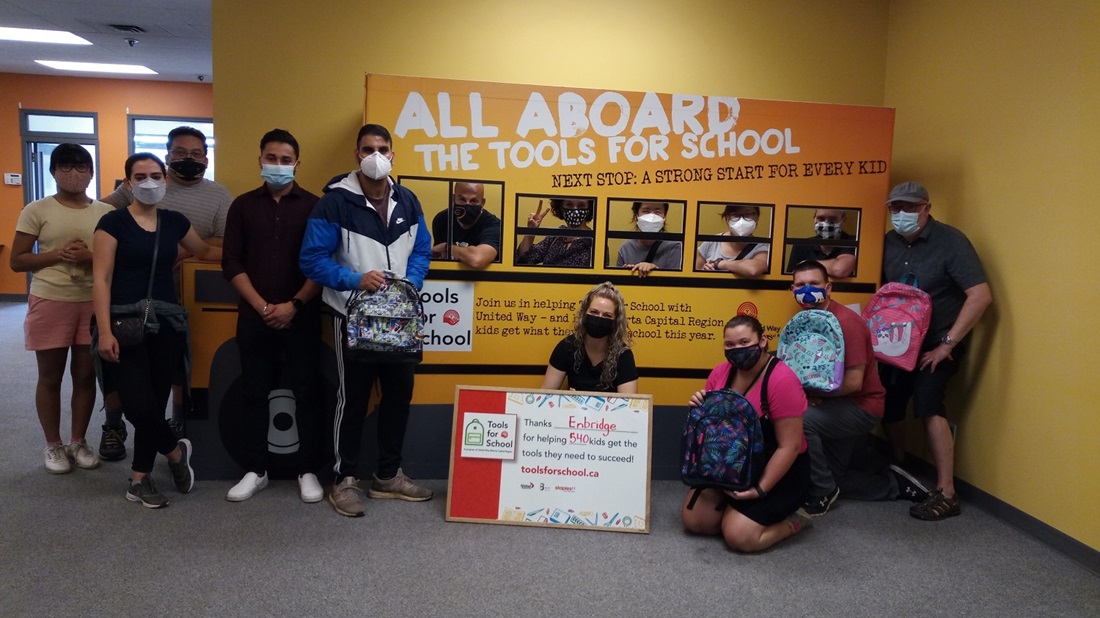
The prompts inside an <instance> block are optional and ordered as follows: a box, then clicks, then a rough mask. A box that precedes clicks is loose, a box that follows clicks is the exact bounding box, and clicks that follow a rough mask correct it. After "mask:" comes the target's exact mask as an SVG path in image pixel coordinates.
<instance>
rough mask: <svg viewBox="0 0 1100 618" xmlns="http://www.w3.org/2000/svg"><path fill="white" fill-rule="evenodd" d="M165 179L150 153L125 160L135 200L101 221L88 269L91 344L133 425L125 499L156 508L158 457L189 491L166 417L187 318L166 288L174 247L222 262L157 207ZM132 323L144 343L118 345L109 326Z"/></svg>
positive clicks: (187, 469)
mask: <svg viewBox="0 0 1100 618" xmlns="http://www.w3.org/2000/svg"><path fill="white" fill-rule="evenodd" d="M164 176H165V168H164V163H162V162H161V160H160V159H158V158H157V157H156V156H154V155H152V154H149V153H147V152H146V153H138V154H135V155H132V156H130V158H129V159H127V160H126V185H127V189H129V190H130V192H131V193H132V194H133V196H134V200H133V202H132V203H131V204H130V205H129V206H128V207H126V208H123V209H120V210H116V211H113V212H110V213H108V214H106V215H104V216H103V218H102V219H100V221H99V225H98V226H96V231H95V245H94V247H93V255H94V259H93V262H92V264H93V272H92V279H93V283H92V300H93V303H94V307H95V322H94V324H95V325H96V326H95V327H94V328H93V345H94V346H96V347H95V350H96V352H97V354H98V356H99V359H100V363H99V366H100V369H101V371H102V376H103V380H104V383H105V384H110V385H111V386H112V387H114V388H116V389H117V391H118V394H119V397H120V399H121V400H122V406H123V409H125V411H126V419H127V420H129V421H130V424H132V425H133V426H134V461H133V465H132V466H131V469H132V473H131V476H130V487H129V489H128V490H127V492H126V499H127V500H130V501H131V502H139V503H141V504H142V505H143V506H146V507H148V508H154V509H155V508H161V507H163V506H167V505H168V500H167V498H165V497H164V496H163V495H161V494H160V493H159V492H158V491H157V489H156V487H155V486H154V485H153V481H152V479H151V478H150V476H149V473H150V472H151V471H152V469H153V462H154V460H155V459H156V455H157V453H161V454H162V455H165V456H166V457H167V458H168V466H169V468H170V469H171V472H172V480H173V481H174V482H175V485H176V488H177V489H178V490H179V491H180V492H182V493H187V492H189V491H191V488H192V486H193V484H194V473H193V471H192V470H191V465H190V459H191V443H190V441H188V440H186V439H183V440H178V441H177V440H176V438H175V437H174V436H173V434H172V429H171V428H170V427H169V425H168V421H166V420H165V418H164V407H165V404H166V403H167V401H168V394H169V392H170V390H171V386H172V378H173V377H175V375H176V372H177V370H178V369H179V368H181V367H182V368H184V369H189V364H190V359H189V349H190V346H189V344H188V339H187V311H186V310H185V309H184V308H183V307H182V306H180V304H179V300H178V299H177V298H176V287H175V285H174V284H173V281H172V266H173V264H174V263H175V260H176V246H177V245H183V247H184V249H186V250H188V251H190V252H191V253H193V254H194V255H196V256H198V257H199V258H200V259H202V260H206V261H212V262H216V261H219V260H221V248H219V247H211V246H210V245H208V244H206V243H205V242H203V241H202V240H201V239H200V238H199V235H198V234H197V233H196V232H195V230H194V229H193V228H192V227H191V224H190V223H189V222H188V220H187V218H186V217H184V216H183V215H181V214H179V213H177V212H173V211H170V210H160V209H158V208H157V203H159V202H160V201H161V199H163V198H164V191H165V184H164ZM131 316H137V317H139V318H141V319H142V320H144V322H145V324H146V327H145V328H144V329H143V330H144V338H143V340H142V341H140V342H138V343H134V344H130V345H120V344H119V341H118V339H117V338H116V337H115V333H114V332H113V329H114V328H115V325H114V324H112V322H113V321H114V320H116V319H121V318H124V317H131ZM189 377H190V376H188V378H189ZM188 382H190V379H188Z"/></svg>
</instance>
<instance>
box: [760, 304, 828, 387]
mask: <svg viewBox="0 0 1100 618" xmlns="http://www.w3.org/2000/svg"><path fill="white" fill-rule="evenodd" d="M776 356H778V357H779V360H781V361H783V362H784V363H786V364H787V366H788V367H790V368H791V370H793V371H794V373H795V375H797V376H798V379H799V381H800V382H802V387H803V388H805V389H807V390H812V391H818V392H821V393H832V392H835V391H837V390H840V385H841V383H843V382H844V331H842V330H841V329H840V321H839V320H837V319H836V316H834V315H833V314H831V313H829V312H828V311H824V310H821V309H804V310H802V311H799V312H798V313H796V314H794V317H793V318H791V321H790V322H787V325H786V326H784V327H783V332H781V333H779V349H778V350H776Z"/></svg>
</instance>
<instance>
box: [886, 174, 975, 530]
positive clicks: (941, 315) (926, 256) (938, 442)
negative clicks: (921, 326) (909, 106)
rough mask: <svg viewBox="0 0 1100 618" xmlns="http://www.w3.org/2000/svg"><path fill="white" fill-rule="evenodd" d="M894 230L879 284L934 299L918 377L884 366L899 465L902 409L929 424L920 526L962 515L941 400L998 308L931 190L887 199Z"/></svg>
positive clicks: (916, 186)
mask: <svg viewBox="0 0 1100 618" xmlns="http://www.w3.org/2000/svg"><path fill="white" fill-rule="evenodd" d="M886 205H887V208H888V209H889V211H890V222H891V224H892V225H893V227H894V230H893V231H891V232H887V233H886V239H885V241H884V245H883V249H882V281H883V283H887V282H900V281H902V278H903V277H905V276H906V275H912V276H914V277H915V278H916V281H917V287H919V288H920V289H922V290H924V291H925V292H927V293H928V295H929V296H930V297H931V299H932V320H931V324H930V325H929V329H928V334H927V335H926V336H925V338H924V343H923V345H922V346H921V355H920V359H919V360H918V362H917V367H916V368H915V369H914V370H913V371H904V370H902V369H899V368H897V367H893V366H889V365H885V364H882V365H879V368H880V372H881V375H882V383H883V384H884V385H885V386H886V414H885V416H884V417H883V425H882V426H883V429H884V430H885V433H886V437H887V439H888V440H889V442H890V449H891V455H892V457H893V458H894V459H895V460H896V461H899V462H900V461H902V459H903V458H904V457H905V422H904V421H905V409H906V406H907V405H908V403H909V399H910V398H912V400H913V415H914V416H916V417H917V418H920V419H921V420H922V421H923V422H924V428H925V432H926V433H927V436H928V445H929V447H930V448H931V451H932V460H933V463H935V465H936V484H937V485H936V486H937V489H936V490H935V491H934V492H933V493H932V494H931V496H929V498H928V499H927V500H925V501H924V502H922V503H921V504H918V505H915V506H914V507H913V508H912V509H910V510H909V513H910V515H912V516H913V517H916V518H917V519H923V520H927V521H938V520H941V519H944V518H947V517H952V516H954V515H958V514H959V512H960V509H959V500H958V498H957V497H956V496H955V452H954V451H955V441H954V437H953V435H952V433H951V426H950V424H949V423H948V422H947V416H946V414H947V411H946V408H945V406H944V396H945V394H946V390H947V383H948V381H949V380H950V378H951V376H953V375H954V374H955V372H956V371H958V366H959V357H960V356H961V355H962V354H963V351H964V350H965V347H966V340H965V338H966V336H967V334H969V333H970V330H971V329H972V328H974V325H975V324H977V323H978V320H979V319H981V317H982V314H984V313H985V311H986V309H988V308H989V305H991V304H992V303H993V293H992V291H991V290H990V289H989V284H988V283H987V282H986V277H985V272H984V270H983V269H982V263H981V260H979V258H978V253H977V252H976V251H975V250H974V247H973V245H971V244H970V240H969V239H967V237H966V235H965V234H963V233H962V232H960V231H959V230H957V229H955V228H954V227H951V226H950V225H947V224H946V223H941V222H939V221H937V220H935V219H933V218H932V214H931V210H932V202H931V201H930V200H929V199H928V190H927V189H925V188H924V186H923V185H921V184H920V183H917V182H903V183H901V184H899V185H897V186H896V187H894V188H893V189H892V190H891V191H890V195H889V197H887V198H886Z"/></svg>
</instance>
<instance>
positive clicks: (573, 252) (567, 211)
mask: <svg viewBox="0 0 1100 618" xmlns="http://www.w3.org/2000/svg"><path fill="white" fill-rule="evenodd" d="M547 213H553V214H554V216H555V217H557V218H559V219H561V220H563V221H565V225H563V226H561V228H560V229H571V230H588V229H591V228H589V227H588V222H589V221H591V220H592V214H593V213H592V200H580V199H552V200H550V208H549V209H548V210H543V209H542V201H541V200H540V201H539V205H538V207H537V208H536V209H535V212H534V214H532V215H530V216H529V217H527V227H538V226H539V225H541V224H542V220H543V218H544V217H546V214H547ZM516 263H517V264H542V265H544V266H579V267H590V266H592V239H591V238H577V237H573V236H547V237H546V238H544V239H542V240H540V241H539V242H538V243H535V237H534V236H531V235H527V236H524V237H523V240H522V241H520V243H519V247H517V248H516Z"/></svg>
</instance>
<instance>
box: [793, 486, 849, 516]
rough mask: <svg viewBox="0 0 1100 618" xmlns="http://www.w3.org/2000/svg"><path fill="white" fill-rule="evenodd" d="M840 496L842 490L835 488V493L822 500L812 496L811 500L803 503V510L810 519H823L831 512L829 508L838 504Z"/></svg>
mask: <svg viewBox="0 0 1100 618" xmlns="http://www.w3.org/2000/svg"><path fill="white" fill-rule="evenodd" d="M839 496H840V488H839V487H834V488H833V491H831V492H829V495H827V496H822V497H820V498H815V497H813V496H811V497H810V499H809V500H806V501H805V502H803V503H802V510H803V511H805V512H806V514H807V515H809V516H810V517H821V516H822V515H824V514H825V513H828V512H829V507H830V506H832V505H833V503H834V502H836V499H837V498H838V497H839Z"/></svg>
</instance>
